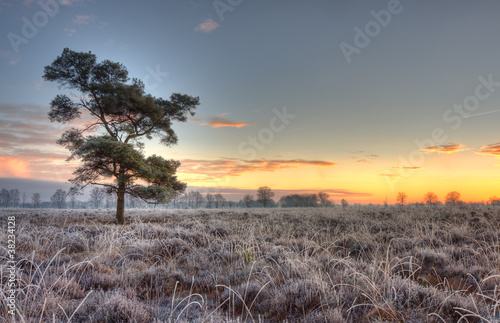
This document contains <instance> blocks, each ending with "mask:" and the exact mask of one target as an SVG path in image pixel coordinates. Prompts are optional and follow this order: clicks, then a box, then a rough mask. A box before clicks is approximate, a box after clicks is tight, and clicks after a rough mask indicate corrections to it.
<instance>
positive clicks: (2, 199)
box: [0, 188, 10, 207]
mask: <svg viewBox="0 0 500 323" xmlns="http://www.w3.org/2000/svg"><path fill="white" fill-rule="evenodd" d="M0 205H2V206H3V207H9V205H10V192H9V190H6V189H5V188H3V189H2V191H1V192H0Z"/></svg>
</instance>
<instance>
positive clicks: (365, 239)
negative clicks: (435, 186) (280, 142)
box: [0, 207, 500, 322]
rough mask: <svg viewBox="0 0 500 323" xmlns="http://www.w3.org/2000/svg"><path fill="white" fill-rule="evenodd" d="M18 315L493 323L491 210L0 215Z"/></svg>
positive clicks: (497, 289) (495, 251)
mask: <svg viewBox="0 0 500 323" xmlns="http://www.w3.org/2000/svg"><path fill="white" fill-rule="evenodd" d="M0 214H1V216H0V223H1V224H2V231H1V232H0V240H1V241H2V246H1V248H0V257H1V259H2V261H1V262H0V264H1V284H2V285H1V289H2V294H1V295H0V297H1V299H0V317H1V318H0V321H2V322H9V317H10V316H9V315H8V313H7V311H8V309H7V306H6V302H7V299H6V296H5V290H6V284H7V280H8V279H7V276H8V274H9V273H8V270H7V268H6V266H5V263H6V257H7V248H6V240H7V217H8V216H11V215H15V216H16V227H17V232H16V236H17V244H16V251H17V273H18V282H19V288H20V290H19V291H18V294H17V307H18V311H19V313H18V315H17V320H18V321H23V320H24V321H26V322H31V321H33V322H52V321H56V322H68V321H71V322H128V321H132V322H154V321H156V322H165V321H166V322H241V321H244V322H261V321H262V322H282V321H287V322H380V321H390V322H457V321H460V320H461V321H463V322H498V321H499V320H500V267H499V266H500V265H499V264H500V208H488V207H482V208H472V207H470V208H469V207H465V208H461V209H459V208H448V207H443V208H438V209H432V208H420V209H407V210H399V209H397V208H369V207H360V208H351V209H347V210H342V209H340V208H335V209H332V208H328V209H317V208H316V209H237V210H129V211H127V212H126V217H127V220H128V221H127V224H126V225H124V226H117V225H115V224H113V221H114V214H113V212H112V211H105V210H101V211H92V210H2V211H1V213H0Z"/></svg>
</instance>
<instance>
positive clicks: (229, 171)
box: [180, 158, 337, 181]
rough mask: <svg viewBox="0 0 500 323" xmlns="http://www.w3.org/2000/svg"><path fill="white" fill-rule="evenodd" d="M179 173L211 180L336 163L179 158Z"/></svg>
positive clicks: (299, 160)
mask: <svg viewBox="0 0 500 323" xmlns="http://www.w3.org/2000/svg"><path fill="white" fill-rule="evenodd" d="M181 163H182V166H181V168H180V172H181V173H185V174H189V175H198V178H199V179H200V180H201V181H203V180H211V179H216V178H221V177H226V176H241V175H243V174H245V173H250V172H274V171H279V170H283V169H289V168H298V167H302V166H315V167H333V166H336V165H337V163H334V162H330V161H324V160H304V159H288V160H265V159H258V160H242V159H237V158H221V159H212V160H206V159H185V160H181Z"/></svg>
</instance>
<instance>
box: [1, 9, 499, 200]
mask: <svg viewBox="0 0 500 323" xmlns="http://www.w3.org/2000/svg"><path fill="white" fill-rule="evenodd" d="M160 7H161V8H162V10H163V11H162V10H159V8H157V9H156V10H155V11H152V10H151V8H152V7H148V6H143V7H140V8H137V7H136V6H135V5H134V4H133V2H128V1H125V2H122V10H123V11H124V12H127V13H130V14H133V15H136V16H137V17H139V16H140V14H141V13H142V14H147V15H148V17H155V18H154V19H148V20H141V22H142V26H143V27H142V28H143V29H142V30H144V34H145V35H147V37H140V36H139V35H141V33H138V32H137V31H134V29H133V28H131V27H130V26H128V25H126V24H123V22H122V21H121V20H119V19H118V17H116V16H115V15H108V14H107V13H108V12H110V10H111V5H110V4H104V3H91V2H89V1H85V0H78V1H77V0H65V1H61V0H60V1H55V0H51V1H49V0H47V1H42V2H36V1H24V2H23V3H16V4H13V3H11V2H10V1H2V2H1V6H0V8H1V9H0V10H1V11H0V14H1V15H3V16H4V18H5V19H4V21H5V22H4V30H5V35H6V37H5V38H4V41H3V45H2V49H1V52H0V59H1V62H2V65H1V67H0V71H1V73H2V75H4V76H9V77H8V78H5V77H3V78H2V80H1V82H2V89H1V90H0V91H1V92H0V93H1V98H2V99H1V100H0V117H1V124H0V127H1V129H2V138H1V140H0V161H1V165H2V166H1V167H0V185H1V182H2V178H3V179H7V178H9V179H11V178H19V179H32V180H50V181H55V182H61V183H63V182H66V181H67V180H68V179H70V178H72V171H73V170H74V169H76V167H77V166H78V161H72V162H71V163H67V162H66V161H65V159H66V158H67V157H68V154H69V153H68V151H66V150H65V149H64V148H63V147H61V146H59V145H57V144H56V141H57V140H58V139H59V137H60V136H61V134H62V133H63V132H64V131H65V130H67V129H69V128H70V127H81V126H82V125H84V124H85V122H87V121H88V120H85V119H76V120H74V121H72V122H70V123H68V124H56V123H51V122H50V121H49V119H48V115H47V114H48V112H49V110H50V106H49V103H50V100H51V99H52V98H53V97H54V96H55V95H56V94H57V93H66V94H71V91H69V90H64V89H58V87H57V85H56V84H52V83H50V82H47V81H44V80H43V79H42V74H43V67H44V66H46V65H48V64H50V62H51V61H52V60H53V59H54V58H55V57H57V55H59V53H60V52H61V51H62V49H63V48H66V47H68V48H70V49H71V50H75V51H81V52H91V53H92V54H95V55H96V57H97V61H104V60H110V61H113V62H119V63H122V64H123V65H124V66H125V67H126V68H127V69H128V70H129V77H130V78H138V79H139V80H141V81H142V82H144V84H145V90H146V92H147V93H151V94H152V95H153V96H155V97H162V98H168V96H170V94H171V93H174V92H181V93H187V94H189V95H194V96H199V97H200V106H199V107H198V109H197V110H196V114H195V115H194V116H191V117H189V118H188V120H187V122H185V123H179V122H173V124H172V127H173V129H174V131H175V132H176V133H177V135H178V137H179V142H178V144H177V145H174V146H172V147H165V146H163V145H161V144H160V143H159V142H158V140H157V138H153V140H143V143H144V144H145V148H144V154H145V155H146V156H150V155H153V154H156V155H159V156H162V157H164V158H166V159H175V160H178V161H180V162H181V166H180V168H179V169H178V173H177V175H178V178H179V179H180V180H181V181H183V182H185V183H187V185H188V186H187V187H188V191H189V190H192V189H191V188H193V187H195V188H196V189H197V190H201V191H202V192H204V193H206V192H220V193H222V194H227V196H231V194H233V193H230V191H231V190H233V191H234V190H241V191H242V192H249V191H251V190H256V189H257V188H258V187H260V186H269V187H270V188H272V189H273V190H275V191H277V192H286V191H290V192H299V193H300V192H303V193H310V192H315V193H317V192H320V191H324V192H328V193H329V194H330V195H331V198H332V200H333V201H335V202H336V203H339V201H340V200H341V199H346V200H349V201H352V203H361V204H369V203H372V204H382V203H384V201H386V200H387V201H388V203H390V204H393V203H396V195H397V193H398V192H401V191H402V192H405V193H407V194H408V202H410V203H416V202H421V201H422V200H423V197H424V194H426V193H427V192H434V193H436V194H437V195H438V197H439V199H440V200H441V201H444V198H445V195H446V194H447V193H448V192H451V191H458V192H460V193H461V197H462V200H463V201H466V202H481V201H484V202H487V201H488V200H489V199H490V198H492V197H494V196H499V195H500V173H499V172H498V170H499V167H500V161H499V160H498V159H499V158H500V142H499V139H498V131H497V130H498V127H497V122H496V120H498V116H500V110H499V107H500V104H499V103H500V91H498V89H499V88H500V63H499V62H498V61H497V59H496V55H494V53H497V52H498V51H499V50H500V46H499V45H498V44H496V43H494V42H490V41H489V39H491V37H493V35H494V31H495V30H496V29H495V28H490V29H482V28H481V26H482V24H488V23H489V25H490V26H496V24H495V25H493V24H494V21H495V19H496V18H495V16H494V15H493V14H492V13H491V12H492V11H491V10H490V11H485V10H484V8H482V7H481V6H474V5H473V4H469V3H467V2H460V4H457V3H456V2H454V3H453V5H452V2H449V3H447V4H446V3H440V4H435V5H430V4H425V3H421V2H410V1H393V0H391V1H377V2H371V3H363V4H360V5H359V6H357V7H356V6H352V5H348V4H332V3H329V2H326V1H319V2H318V3H316V4H315V5H311V6H308V5H299V4H293V5H289V6H284V7H280V6H279V5H277V4H275V5H271V6H269V8H267V9H266V10H265V11H260V12H259V11H258V8H259V6H258V5H256V4H252V3H247V2H243V1H235V2H234V5H233V6H232V7H227V6H224V5H220V4H218V3H217V2H215V3H214V4H212V3H210V4H208V3H207V4H201V3H196V4H195V3H194V2H193V3H191V4H187V3H186V4H180V3H174V2H172V3H165V4H163V5H161V6H160ZM429 8H432V10H428V9H429ZM448 8H453V10H454V14H455V16H456V17H469V18H470V19H469V20H467V22H460V23H459V22H458V21H459V20H457V19H456V17H454V18H451V17H449V16H442V15H441V14H440V13H442V12H444V11H445V10H448ZM281 9H285V10H281ZM160 12H163V14H164V15H166V16H168V17H170V18H169V19H166V20H165V19H160V17H161V15H160ZM174 12H176V14H175V15H174V14H173V13H174ZM278 12H279V14H278ZM340 12H342V13H343V14H342V15H340ZM299 13H300V14H299ZM328 14H330V15H331V18H330V19H327V18H326V17H327V16H328ZM257 17H258V18H257ZM297 17H301V18H300V20H297ZM318 17H321V18H320V19H318ZM423 17H425V19H427V21H428V23H427V24H426V25H422V24H421V23H419V22H420V21H421V20H422V19H423ZM155 19H156V20H155ZM254 19H259V21H260V23H259V25H254V24H253V21H254ZM152 21H157V22H159V21H161V23H160V24H158V25H154V24H152ZM479 21H480V22H481V24H479V23H476V22H479ZM153 26H154V28H153ZM430 30H439V32H438V33H435V34H432V33H429V32H428V31H430ZM476 30H477V31H478V32H479V31H481V37H477V36H476V33H474V31H476ZM459 31H460V32H461V33H460V35H461V37H460V38H458V37H457V36H456V35H457V33H458V32H459ZM240 33H243V34H244V35H245V37H243V38H242V37H240V36H241V34H240ZM126 34H127V35H128V36H127V37H124V35H126ZM52 35H57V37H52ZM312 35H314V37H312ZM175 43H180V44H184V47H185V48H183V49H182V50H181V49H179V48H177V47H175V46H172V44H175ZM444 44H446V45H444ZM46 45H49V46H46ZM148 47H151V48H153V49H154V50H152V51H143V50H141V48H148ZM181 47H182V46H181ZM477 47H481V48H482V49H483V50H482V51H481V52H479V53H477V52H474V50H473V48H477ZM264 49H265V50H264ZM471 55H476V56H478V59H476V60H473V61H470V60H469V57H471ZM73 94H74V93H73ZM4 182H5V180H4ZM9 182H12V181H11V180H9ZM190 187H191V188H190ZM2 188H3V187H2ZM5 188H8V187H5ZM238 197H240V195H238Z"/></svg>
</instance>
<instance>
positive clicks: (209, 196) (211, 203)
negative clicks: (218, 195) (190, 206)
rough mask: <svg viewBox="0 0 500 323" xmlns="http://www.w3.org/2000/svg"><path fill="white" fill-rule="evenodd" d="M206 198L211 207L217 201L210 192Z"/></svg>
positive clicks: (208, 206)
mask: <svg viewBox="0 0 500 323" xmlns="http://www.w3.org/2000/svg"><path fill="white" fill-rule="evenodd" d="M205 199H206V200H207V208H209V209H211V208H212V205H213V204H214V202H215V198H214V196H213V195H212V194H210V193H207V196H206V197H205Z"/></svg>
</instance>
